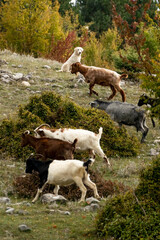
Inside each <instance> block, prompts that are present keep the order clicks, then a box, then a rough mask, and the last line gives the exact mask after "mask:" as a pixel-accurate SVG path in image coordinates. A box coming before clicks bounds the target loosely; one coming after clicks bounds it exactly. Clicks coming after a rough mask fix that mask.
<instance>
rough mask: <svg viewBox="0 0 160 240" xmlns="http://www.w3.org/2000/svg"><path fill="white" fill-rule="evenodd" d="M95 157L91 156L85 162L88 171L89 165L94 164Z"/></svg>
mask: <svg viewBox="0 0 160 240" xmlns="http://www.w3.org/2000/svg"><path fill="white" fill-rule="evenodd" d="M94 161H95V160H94V158H89V159H88V160H87V161H86V162H84V163H83V167H85V169H86V171H87V173H88V167H89V165H91V166H92V164H93V163H94Z"/></svg>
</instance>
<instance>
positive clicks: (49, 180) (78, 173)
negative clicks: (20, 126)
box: [26, 157, 100, 203]
mask: <svg viewBox="0 0 160 240" xmlns="http://www.w3.org/2000/svg"><path fill="white" fill-rule="evenodd" d="M93 162H94V159H89V160H88V161H87V162H82V161H79V160H65V161H62V160H61V161H58V160H54V161H53V162H52V161H48V162H41V161H38V160H35V159H34V158H33V157H31V158H29V159H27V161H26V173H32V171H33V170H34V171H37V172H38V173H39V177H40V186H39V188H38V190H37V194H36V196H35V198H34V199H33V201H32V202H33V203H34V202H35V201H37V199H38V197H39V195H40V193H42V191H43V189H44V188H45V186H46V184H53V185H55V188H54V193H55V195H58V190H59V186H69V185H71V184H73V183H76V184H77V186H78V187H79V188H80V190H81V192H82V195H81V199H80V201H79V202H82V201H85V196H86V192H87V189H86V187H85V186H84V184H86V185H87V186H88V187H90V188H91V189H93V191H94V196H95V197H96V198H100V196H99V194H98V192H97V187H96V184H95V183H93V182H92V181H91V180H90V178H89V174H88V172H87V170H88V166H89V165H92V163H93Z"/></svg>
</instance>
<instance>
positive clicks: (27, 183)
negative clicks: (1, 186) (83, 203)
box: [13, 171, 127, 201]
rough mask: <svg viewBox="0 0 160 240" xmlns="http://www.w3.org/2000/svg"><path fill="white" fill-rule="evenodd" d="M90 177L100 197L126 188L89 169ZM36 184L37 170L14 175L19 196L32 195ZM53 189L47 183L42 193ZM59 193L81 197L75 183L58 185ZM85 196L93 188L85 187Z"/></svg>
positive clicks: (91, 191) (37, 183) (34, 192)
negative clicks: (22, 174)
mask: <svg viewBox="0 0 160 240" xmlns="http://www.w3.org/2000/svg"><path fill="white" fill-rule="evenodd" d="M90 178H91V180H92V181H93V182H95V183H96V185H97V189H98V193H99V195H100V196H101V197H107V196H108V195H113V194H117V193H121V192H125V191H126V190H127V187H125V186H124V185H123V184H121V183H118V182H112V181H106V180H104V179H103V178H102V177H101V175H100V173H98V172H94V171H90ZM38 186H39V176H38V173H37V172H33V173H32V174H27V175H24V176H18V177H15V179H14V181H13V188H14V190H15V192H16V194H17V195H18V196H19V197H27V198H30V197H34V196H35V195H36V192H37V189H38ZM86 187H87V186H86ZM53 190H54V186H53V185H47V186H46V187H45V189H44V191H43V193H53ZM59 194H60V195H62V196H64V197H65V198H67V199H68V200H72V201H75V200H78V199H80V197H81V191H80V190H79V188H78V187H77V185H76V184H72V185H70V186H67V187H63V186H62V187H60V190H59ZM86 196H87V197H91V196H93V190H92V189H90V188H88V187H87V195H86Z"/></svg>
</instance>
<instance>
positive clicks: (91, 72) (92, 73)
mask: <svg viewBox="0 0 160 240" xmlns="http://www.w3.org/2000/svg"><path fill="white" fill-rule="evenodd" d="M78 72H80V73H81V74H82V75H83V76H84V77H85V81H86V82H87V83H89V90H90V93H89V95H90V96H91V95H92V93H94V94H95V95H97V96H98V93H97V92H96V91H94V90H93V87H94V85H95V84H98V85H101V86H109V87H110V88H111V90H112V94H111V95H110V96H109V98H108V100H111V99H112V98H113V97H114V96H115V95H116V93H117V91H118V92H120V94H121V96H122V101H123V102H125V100H126V96H125V93H124V91H123V89H122V88H121V87H120V81H121V79H122V78H127V77H128V75H127V74H122V75H119V74H118V73H116V72H114V71H111V70H108V69H105V68H98V67H89V66H85V65H82V64H81V63H79V62H77V63H73V64H72V66H71V73H72V74H73V73H75V74H77V73H78Z"/></svg>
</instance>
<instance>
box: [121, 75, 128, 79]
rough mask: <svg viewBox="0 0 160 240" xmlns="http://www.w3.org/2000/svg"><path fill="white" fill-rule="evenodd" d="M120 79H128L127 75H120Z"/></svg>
mask: <svg viewBox="0 0 160 240" xmlns="http://www.w3.org/2000/svg"><path fill="white" fill-rule="evenodd" d="M122 78H128V75H127V74H122V75H121V76H120V79H122Z"/></svg>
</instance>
